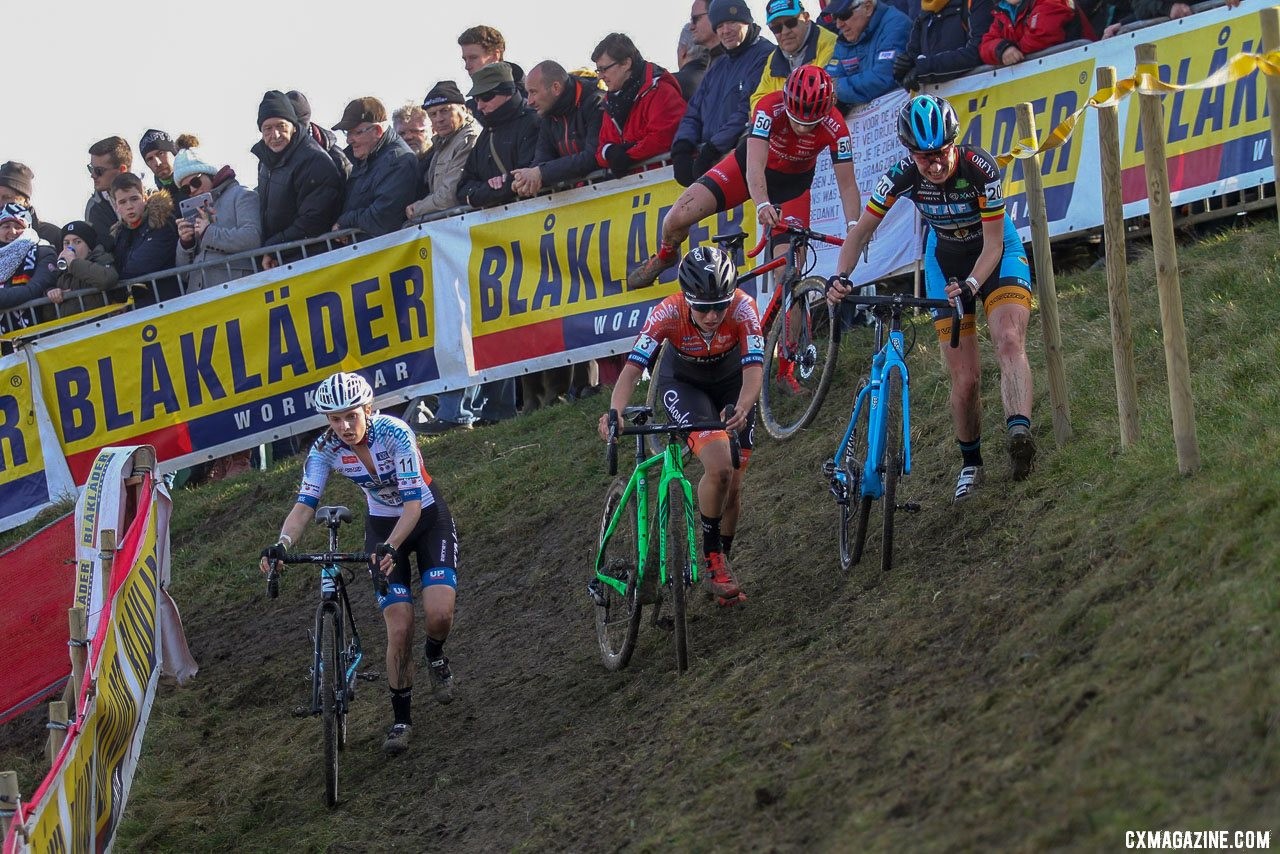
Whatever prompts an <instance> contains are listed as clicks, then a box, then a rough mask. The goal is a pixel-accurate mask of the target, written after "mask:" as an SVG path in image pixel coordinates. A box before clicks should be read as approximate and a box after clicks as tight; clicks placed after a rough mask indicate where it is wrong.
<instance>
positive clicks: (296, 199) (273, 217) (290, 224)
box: [252, 89, 344, 270]
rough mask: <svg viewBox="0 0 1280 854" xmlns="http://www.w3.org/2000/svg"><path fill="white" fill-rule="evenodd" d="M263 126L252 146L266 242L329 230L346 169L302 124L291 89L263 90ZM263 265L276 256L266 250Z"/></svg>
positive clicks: (298, 254)
mask: <svg viewBox="0 0 1280 854" xmlns="http://www.w3.org/2000/svg"><path fill="white" fill-rule="evenodd" d="M258 130H259V131H261V133H262V139H261V141H259V142H258V143H257V144H255V145H254V146H253V149H252V151H253V153H254V155H256V156H257V158H258V205H259V208H260V210H261V212H262V217H261V218H262V234H263V238H262V245H263V246H264V247H269V246H275V245H278V244H281V243H291V242H293V241H295V240H304V239H306V238H310V237H319V236H320V235H322V234H326V233H328V232H329V230H330V229H331V228H332V227H333V223H334V222H335V221H336V220H337V219H338V214H340V213H341V212H342V196H343V189H344V181H343V178H342V173H341V172H339V171H338V167H337V166H336V165H334V162H333V160H332V159H331V158H330V157H329V155H328V154H326V153H325V152H324V150H323V149H321V148H320V146H319V145H317V144H316V142H315V141H314V140H313V139H312V138H311V135H310V133H308V132H306V131H305V129H304V128H303V127H302V125H301V122H300V121H299V120H298V114H297V112H296V111H295V109H294V106H293V102H292V101H290V100H289V98H288V96H286V95H285V93H283V92H281V91H279V90H275V89H273V90H272V91H270V92H267V93H266V94H265V95H263V96H262V103H261V104H259V106H258ZM301 255H302V253H301V251H293V252H290V253H287V254H286V256H285V257H286V260H288V258H290V257H293V258H297V257H301ZM262 266H263V269H267V270H270V269H271V268H272V267H275V266H276V258H275V256H274V255H264V256H262Z"/></svg>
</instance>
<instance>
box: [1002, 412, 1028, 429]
mask: <svg viewBox="0 0 1280 854" xmlns="http://www.w3.org/2000/svg"><path fill="white" fill-rule="evenodd" d="M1018 426H1022V427H1026V428H1027V429H1028V430H1030V429H1031V419H1030V418H1028V417H1027V416H1025V415H1010V416H1009V417H1008V418H1006V419H1005V420H1004V429H1006V430H1012V429H1013V428H1014V427H1018Z"/></svg>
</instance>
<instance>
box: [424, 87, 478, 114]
mask: <svg viewBox="0 0 1280 854" xmlns="http://www.w3.org/2000/svg"><path fill="white" fill-rule="evenodd" d="M465 103H467V101H466V99H465V98H463V97H462V90H461V89H459V88H458V84H457V83H454V82H453V81H452V80H441V81H440V82H439V83H437V84H436V85H434V86H432V87H431V91H430V92H428V93H427V97H426V98H424V99H423V101H422V109H424V110H429V109H431V108H432V107H438V106H440V105H441V104H465Z"/></svg>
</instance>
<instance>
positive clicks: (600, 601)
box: [587, 578, 609, 608]
mask: <svg viewBox="0 0 1280 854" xmlns="http://www.w3.org/2000/svg"><path fill="white" fill-rule="evenodd" d="M600 588H601V584H600V579H598V578H593V579H591V580H590V581H588V582H587V595H588V596H590V597H591V601H593V602H595V603H596V605H597V607H600V608H605V607H608V605H609V599H608V597H607V596H606V595H605V592H604V591H603V590H602V589H600Z"/></svg>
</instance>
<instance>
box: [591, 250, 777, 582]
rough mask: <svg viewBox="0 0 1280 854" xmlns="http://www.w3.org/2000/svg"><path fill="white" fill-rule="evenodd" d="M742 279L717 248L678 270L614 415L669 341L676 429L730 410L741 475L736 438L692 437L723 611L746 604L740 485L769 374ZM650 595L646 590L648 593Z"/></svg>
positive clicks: (708, 577) (666, 384)
mask: <svg viewBox="0 0 1280 854" xmlns="http://www.w3.org/2000/svg"><path fill="white" fill-rule="evenodd" d="M737 283H738V271H737V269H735V268H734V266H733V261H732V259H730V257H729V255H728V254H727V253H726V252H724V251H723V250H721V249H717V248H715V247H698V248H697V249H694V250H693V251H692V252H690V253H689V254H688V255H686V256H685V257H684V260H683V261H682V262H681V263H680V292H679V293H675V294H672V295H671V296H669V297H667V298H666V299H664V300H663V301H662V302H660V303H658V305H657V306H655V307H654V309H653V311H652V312H651V313H650V314H649V319H648V320H647V321H645V325H644V328H643V329H642V330H641V331H640V335H639V336H638V337H637V338H636V343H635V345H634V346H633V348H632V350H631V353H630V355H629V356H628V357H627V363H626V365H625V366H624V367H623V368H622V372H621V373H620V374H619V375H618V382H617V385H615V386H614V388H613V397H612V399H611V400H610V402H609V406H610V408H611V409H614V410H616V411H618V412H622V411H623V409H625V408H626V406H627V403H628V402H629V401H630V400H631V393H632V392H633V391H634V390H635V387H636V382H637V381H638V380H639V379H640V374H641V372H643V371H644V370H645V369H646V368H652V367H653V363H654V360H655V359H656V358H657V355H658V350H659V348H660V347H661V346H662V342H663V341H670V342H671V345H672V347H673V348H674V350H675V358H673V359H670V360H668V361H666V362H665V363H664V366H663V374H662V376H656V377H654V378H653V379H652V380H651V381H652V382H658V383H660V384H661V385H660V387H661V388H662V405H663V407H664V408H665V409H666V410H667V415H668V417H669V418H670V420H671V421H672V422H674V423H677V424H689V423H697V422H699V421H702V422H706V421H716V420H718V419H719V418H720V417H721V413H722V412H723V411H724V409H725V407H726V406H729V405H731V404H732V405H733V407H734V413H733V416H732V417H731V418H729V419H728V420H727V421H726V426H727V427H728V429H730V430H734V431H736V432H737V433H738V442H739V445H740V446H741V465H740V467H739V468H737V469H734V468H733V464H732V462H731V460H730V454H729V437H728V435H727V434H726V433H725V432H724V431H723V430H711V431H703V432H698V433H694V434H692V435H690V436H689V445H690V447H691V448H692V449H693V452H694V453H695V454H697V456H698V459H699V460H700V461H701V462H702V468H703V474H702V478H701V479H700V480H699V481H698V512H699V513H700V514H701V516H702V553H703V555H705V568H704V571H703V573H702V579H703V583H704V584H705V585H706V587H707V590H708V591H709V592H710V593H711V594H712V595H713V596H714V597H715V598H716V601H717V602H719V604H721V605H725V606H729V605H736V604H738V603H739V602H743V601H746V597H745V596H743V595H742V590H741V588H739V587H738V582H737V580H736V579H735V578H734V576H733V572H732V571H731V570H730V568H729V563H728V560H727V556H728V554H729V550H730V548H731V547H732V545H733V538H734V534H735V533H736V531H737V528H738V516H739V514H740V511H741V504H740V501H739V496H740V495H741V491H742V476H743V474H744V473H745V472H746V470H747V463H748V461H749V460H750V459H751V447H752V432H753V431H752V425H753V424H754V421H755V409H754V406H755V401H756V399H757V398H758V397H759V395H760V384H761V382H762V380H763V375H764V336H763V335H761V333H760V316H759V314H757V313H756V304H755V300H753V299H752V298H751V297H750V296H748V295H747V294H746V293H744V292H742V291H740V290H738V289H737ZM600 436H601V437H602V438H604V439H608V438H609V421H608V413H607V412H606V413H605V414H604V415H602V416H600ZM641 594H642V595H644V594H645V591H644V590H642V591H641Z"/></svg>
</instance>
